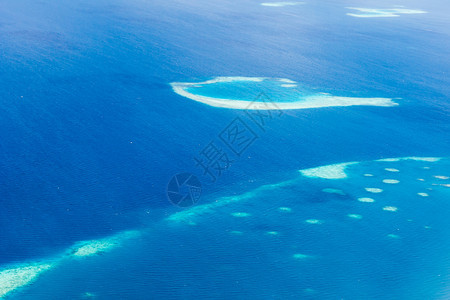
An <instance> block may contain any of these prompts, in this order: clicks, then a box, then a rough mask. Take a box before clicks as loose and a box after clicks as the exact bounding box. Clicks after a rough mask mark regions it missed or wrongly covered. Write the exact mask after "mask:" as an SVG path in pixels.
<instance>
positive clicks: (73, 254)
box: [0, 231, 140, 298]
mask: <svg viewBox="0 0 450 300" xmlns="http://www.w3.org/2000/svg"><path fill="white" fill-rule="evenodd" d="M139 234H140V232H139V231H123V232H119V233H117V234H116V235H113V236H110V237H106V238H104V239H100V240H91V241H82V242H77V243H75V245H74V246H72V247H70V248H69V249H68V250H66V251H65V252H64V253H61V254H59V255H55V257H51V258H48V259H45V260H43V262H28V263H22V264H20V265H13V266H5V267H4V268H3V269H1V270H0V298H2V297H4V296H6V295H8V294H10V293H12V292H13V291H15V290H17V289H19V288H21V287H25V286H27V285H28V284H30V283H32V282H33V281H35V280H36V279H38V277H39V275H41V274H42V273H44V272H45V271H48V270H51V269H52V268H54V267H56V266H57V265H58V264H60V263H61V262H62V261H63V260H67V259H74V258H77V257H85V256H91V255H94V254H98V253H101V252H105V251H111V250H112V249H114V248H116V247H118V246H120V244H121V243H122V242H123V241H124V240H126V239H130V238H134V237H137V236H139Z"/></svg>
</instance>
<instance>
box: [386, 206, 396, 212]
mask: <svg viewBox="0 0 450 300" xmlns="http://www.w3.org/2000/svg"><path fill="white" fill-rule="evenodd" d="M383 210H385V211H392V212H395V211H397V210H398V208H397V207H395V206H385V207H383Z"/></svg>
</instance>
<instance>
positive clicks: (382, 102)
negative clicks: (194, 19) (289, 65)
mask: <svg viewBox="0 0 450 300" xmlns="http://www.w3.org/2000/svg"><path fill="white" fill-rule="evenodd" d="M264 80H271V81H279V82H283V83H288V84H292V83H295V82H293V81H291V80H290V79H285V78H266V77H216V78H214V79H211V80H207V81H203V82H172V83H171V84H170V85H171V86H172V89H173V91H174V92H175V93H177V94H178V95H180V96H183V97H186V98H188V99H191V100H194V101H197V102H201V103H204V104H207V105H210V106H214V107H222V108H233V109H248V110H258V109H263V110H280V109H282V110H284V109H309V108H320V107H331V106H355V105H357V106H360V105H364V106H366V105H368V106H396V105H398V103H396V102H394V101H393V100H392V98H357V97H339V96H332V95H325V94H320V93H317V94H314V95H311V96H300V95H299V96H298V99H293V101H292V102H274V101H273V102H271V103H266V102H258V101H248V100H232V99H223V98H215V97H208V96H202V95H196V94H193V93H190V92H188V91H187V89H188V88H190V87H195V86H202V85H206V84H215V83H221V82H233V81H250V82H251V81H253V82H262V81H264ZM268 104H271V105H268Z"/></svg>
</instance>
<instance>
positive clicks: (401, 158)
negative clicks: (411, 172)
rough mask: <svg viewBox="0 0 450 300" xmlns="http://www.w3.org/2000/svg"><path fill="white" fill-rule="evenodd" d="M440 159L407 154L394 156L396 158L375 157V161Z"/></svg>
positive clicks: (429, 160) (431, 160) (435, 160)
mask: <svg viewBox="0 0 450 300" xmlns="http://www.w3.org/2000/svg"><path fill="white" fill-rule="evenodd" d="M441 159H442V158H441V157H418V156H407V157H396V158H383V159H377V160H375V161H384V162H398V161H402V160H417V161H427V162H437V161H439V160H441Z"/></svg>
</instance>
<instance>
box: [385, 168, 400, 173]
mask: <svg viewBox="0 0 450 300" xmlns="http://www.w3.org/2000/svg"><path fill="white" fill-rule="evenodd" d="M385 170H386V171H388V172H400V170H398V169H394V168H385Z"/></svg>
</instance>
